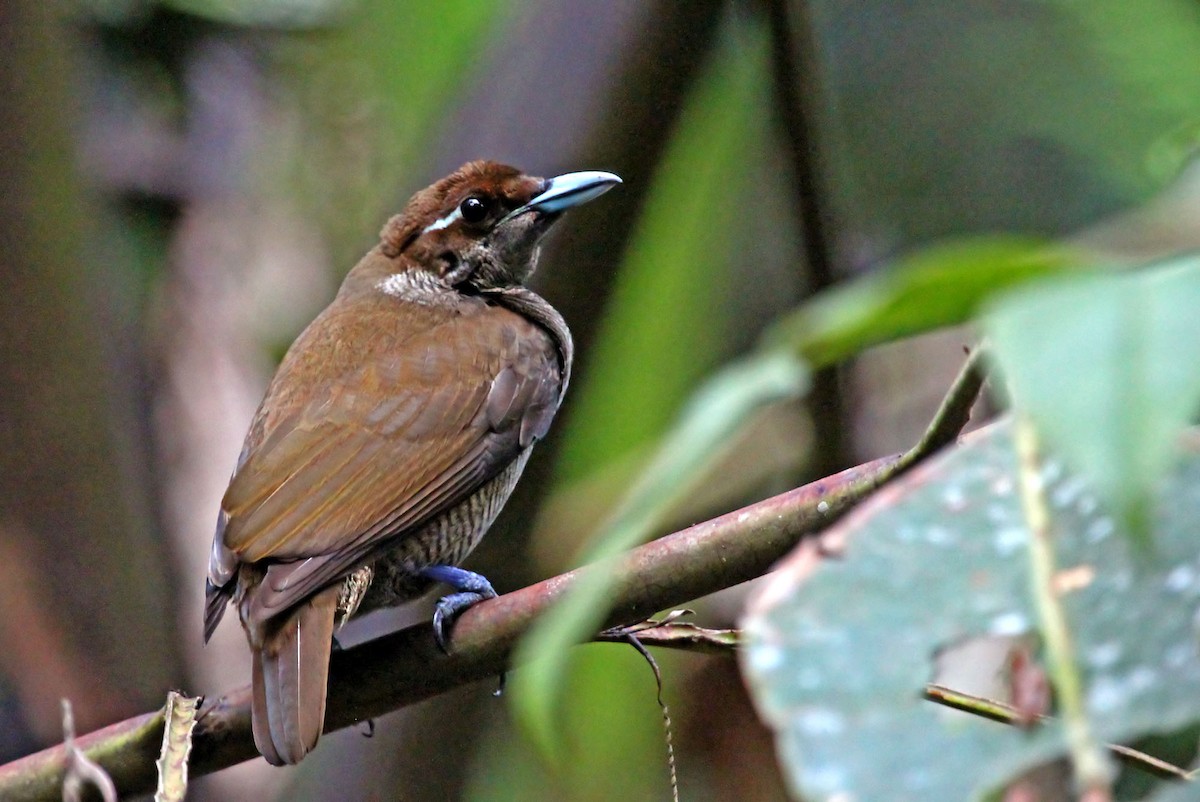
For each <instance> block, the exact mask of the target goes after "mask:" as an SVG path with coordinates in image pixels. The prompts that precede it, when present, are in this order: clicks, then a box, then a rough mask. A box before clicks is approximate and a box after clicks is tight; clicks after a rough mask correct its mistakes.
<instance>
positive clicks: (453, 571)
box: [421, 565, 496, 654]
mask: <svg viewBox="0 0 1200 802" xmlns="http://www.w3.org/2000/svg"><path fill="white" fill-rule="evenodd" d="M421 576H422V577H424V578H426V579H431V580H433V581H434V582H441V583H442V584H443V585H449V586H450V587H452V588H454V590H455V591H456V592H455V593H451V594H449V595H447V596H443V597H442V598H440V599H438V603H437V606H436V607H435V608H434V611H433V637H434V639H435V640H436V641H437V644H438V646H439V647H441V649H442V651H443V652H446V653H447V654H449V653H450V649H449V642H450V637H449V635H450V626H451V625H452V624H453V623H454V619H455V618H457V617H458V616H459V615H460V614H461V613H462V612H463V610H466V609H467V608H468V607H471V606H474V605H476V604H479V602H481V601H484V600H485V599H494V598H496V590H495V588H493V587H492V583H491V582H488V581H487V579H486V578H484V577H482V576H480V575H479V574H477V573H474V572H473V571H468V570H466V569H464V568H457V567H455V566H453V565H431V566H429V567H428V568H425V569H424V570H422V571H421Z"/></svg>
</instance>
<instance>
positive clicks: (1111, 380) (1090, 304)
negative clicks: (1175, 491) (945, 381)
mask: <svg viewBox="0 0 1200 802" xmlns="http://www.w3.org/2000/svg"><path fill="white" fill-rule="evenodd" d="M988 330H989V331H990V332H991V335H992V341H993V345H994V347H995V351H996V353H997V355H998V356H999V359H1000V363H1001V365H1002V367H1003V369H1004V373H1005V375H1006V376H1007V377H1008V380H1009V382H1010V385H1011V390H1012V393H1013V396H1014V399H1015V401H1016V403H1017V405H1018V406H1019V407H1020V408H1021V409H1023V410H1024V411H1025V412H1027V413H1028V414H1029V415H1030V416H1031V417H1032V418H1033V420H1034V422H1035V423H1036V425H1037V426H1038V428H1039V430H1040V431H1041V433H1042V434H1043V436H1044V438H1045V440H1046V441H1047V444H1048V445H1049V446H1050V447H1052V448H1053V449H1055V450H1057V451H1059V452H1061V453H1062V454H1063V455H1064V456H1065V457H1066V458H1067V461H1068V462H1069V463H1070V464H1071V465H1072V466H1074V467H1076V468H1077V469H1078V470H1080V471H1082V472H1083V473H1084V474H1086V475H1087V476H1088V477H1089V478H1090V479H1091V480H1092V481H1093V482H1094V483H1095V485H1096V487H1097V489H1098V490H1099V492H1100V494H1101V495H1102V496H1103V497H1104V498H1106V499H1108V500H1109V503H1110V504H1111V505H1112V507H1113V509H1114V510H1115V511H1116V512H1117V513H1118V514H1119V515H1120V516H1121V518H1122V519H1123V520H1124V521H1125V522H1126V523H1127V524H1128V526H1129V527H1130V529H1131V531H1132V532H1134V533H1135V534H1136V533H1143V534H1144V533H1145V531H1146V528H1147V526H1148V525H1149V521H1148V518H1147V509H1148V503H1149V499H1150V494H1151V491H1152V490H1153V489H1154V487H1155V485H1156V483H1157V482H1158V481H1159V479H1160V478H1161V477H1162V475H1163V474H1164V472H1165V471H1166V470H1167V468H1168V467H1169V465H1170V461H1171V457H1172V453H1173V444H1174V438H1175V436H1176V434H1177V433H1178V430H1179V429H1181V428H1182V427H1183V426H1184V425H1185V424H1186V422H1187V420H1188V418H1189V416H1190V415H1192V414H1194V413H1195V412H1196V411H1197V407H1198V405H1200V369H1198V368H1197V358H1198V357H1200V258H1198V257H1196V256H1191V257H1189V258H1187V259H1184V260H1181V261H1179V262H1173V263H1171V264H1169V265H1166V266H1164V267H1160V268H1156V269H1153V270H1150V271H1146V272H1141V273H1135V274H1130V275H1120V276H1108V277H1091V278H1087V279H1076V280H1072V281H1057V282H1054V283H1050V284H1037V285H1031V286H1029V287H1027V288H1023V289H1020V290H1017V291H1015V292H1014V293H1013V294H1012V295H1010V296H1008V297H1006V298H1005V299H1003V300H1002V301H1001V302H1000V303H998V304H997V306H996V307H995V309H994V310H993V311H992V313H991V314H990V315H989V317H988Z"/></svg>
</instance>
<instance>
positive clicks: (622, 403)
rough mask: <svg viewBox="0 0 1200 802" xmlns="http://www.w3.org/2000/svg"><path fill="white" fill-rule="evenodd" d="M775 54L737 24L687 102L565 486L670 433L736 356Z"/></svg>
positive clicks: (567, 465) (596, 373)
mask: <svg viewBox="0 0 1200 802" xmlns="http://www.w3.org/2000/svg"><path fill="white" fill-rule="evenodd" d="M734 34H740V35H738V36H735V35H734ZM766 55H767V54H766V43H765V40H764V37H763V35H762V32H761V31H759V30H758V29H757V27H754V26H747V29H746V30H740V31H729V30H727V31H726V35H725V37H724V38H723V42H722V47H721V48H720V49H719V50H718V51H717V52H716V53H714V54H713V55H712V59H711V62H710V64H709V67H708V69H707V70H706V72H705V74H704V75H703V76H702V77H701V78H700V81H699V84H698V85H697V86H696V87H695V89H694V91H693V93H692V95H691V97H690V98H689V99H688V101H687V105H686V106H685V107H684V111H683V115H682V117H681V118H680V120H679V122H678V127H677V130H676V133H675V135H674V137H673V139H672V141H671V144H670V146H669V147H668V149H667V152H666V154H665V155H664V157H663V160H662V163H661V165H660V166H659V169H658V172H657V173H656V175H655V180H654V183H653V185H652V186H651V188H650V191H649V195H648V197H647V199H646V203H645V206H644V208H643V211H642V214H641V217H640V219H639V221H638V225H637V228H636V229H635V230H634V232H633V234H632V238H631V242H630V244H629V246H628V248H627V249H626V252H625V254H624V257H623V258H622V259H621V261H620V272H619V274H618V278H617V282H616V286H615V287H614V288H613V291H612V296H611V297H610V299H609V302H608V307H607V309H606V310H605V313H604V319H603V323H602V327H601V330H600V333H599V335H598V337H597V340H596V342H595V344H594V345H593V347H592V350H591V352H590V353H589V355H588V363H589V364H588V369H587V373H586V377H585V379H584V380H583V381H581V382H580V383H579V385H577V386H576V387H575V388H574V396H575V398H574V401H573V409H572V412H571V418H570V425H569V429H568V431H567V437H566V443H565V445H564V446H563V452H562V455H561V456H560V458H559V461H558V469H559V472H560V479H561V481H563V482H571V481H573V480H576V479H578V478H580V477H582V476H585V475H587V474H588V473H590V472H592V471H595V470H597V469H598V468H601V467H603V466H604V465H605V464H606V463H607V462H609V461H611V460H613V459H616V458H619V457H621V456H623V455H624V454H626V453H627V452H628V451H630V450H631V449H634V448H637V447H638V446H642V445H644V444H646V443H647V442H649V441H652V440H653V439H654V438H656V437H658V436H661V435H662V434H663V432H665V431H666V429H667V427H668V425H669V424H670V421H671V418H672V416H673V415H674V414H675V412H676V411H677V410H678V408H679V405H680V404H681V403H682V402H683V400H684V399H685V398H686V397H687V395H688V393H689V391H690V390H691V389H693V388H694V387H695V385H696V383H697V382H698V381H699V380H700V379H701V378H702V377H703V375H704V373H705V372H706V371H709V370H712V369H713V368H715V367H716V366H717V365H719V364H720V363H721V362H722V361H724V360H726V359H728V358H729V357H730V356H731V353H730V349H729V346H728V345H727V343H728V342H729V341H730V339H731V338H732V333H731V332H730V331H729V329H730V328H731V327H733V326H734V325H737V323H738V321H735V320H733V319H731V318H730V317H729V315H728V314H727V313H726V312H725V307H726V305H727V303H728V302H727V300H726V299H727V298H728V297H729V296H730V295H733V294H736V293H737V291H738V287H737V285H736V283H735V276H737V275H738V274H737V272H735V268H734V267H732V266H731V263H732V262H734V261H735V260H736V259H737V258H738V254H737V253H735V252H733V251H732V249H731V244H732V242H733V230H734V229H735V227H737V226H740V225H742V221H741V220H740V219H739V217H740V213H741V205H740V204H739V203H738V202H736V199H738V198H740V197H741V196H742V195H744V194H746V193H747V192H750V191H752V187H751V186H750V185H749V183H748V182H749V179H750V177H751V176H752V175H753V171H752V170H750V169H748V165H747V161H748V160H749V159H748V158H747V157H748V156H749V157H750V158H761V155H760V154H762V153H763V152H764V151H765V150H766V148H767V129H766V122H767V121H766V120H765V119H763V117H762V116H760V115H759V114H756V113H755V110H756V109H759V108H762V107H763V106H764V105H765V104H766V103H767V98H768V97H769V94H768V91H769V87H768V81H769V75H768V72H767V68H766ZM630 387H636V388H638V392H637V393H636V394H631V393H629V391H628V389H627V388H630Z"/></svg>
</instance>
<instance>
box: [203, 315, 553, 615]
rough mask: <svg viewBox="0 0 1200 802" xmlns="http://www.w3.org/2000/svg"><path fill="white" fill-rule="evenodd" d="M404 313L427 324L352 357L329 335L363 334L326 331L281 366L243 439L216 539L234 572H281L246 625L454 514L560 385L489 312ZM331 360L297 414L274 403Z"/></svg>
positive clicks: (527, 330) (531, 428) (548, 412)
mask: <svg viewBox="0 0 1200 802" xmlns="http://www.w3.org/2000/svg"><path fill="white" fill-rule="evenodd" d="M412 314H413V315H415V316H416V318H419V319H420V320H423V321H424V322H425V323H427V324H428V325H423V324H418V325H415V326H414V325H413V324H414V319H412V317H411V316H410V320H409V324H410V325H409V326H407V327H399V329H404V328H407V329H409V331H407V332H406V333H405V334H404V335H403V336H399V335H398V336H396V337H391V336H389V334H388V332H389V328H388V326H387V325H386V323H387V319H383V318H382V317H381V320H380V321H379V323H380V329H381V331H380V335H379V337H378V338H376V339H375V340H373V341H372V343H371V344H369V345H368V346H366V347H365V348H364V349H363V352H362V353H357V354H356V353H348V352H346V348H347V343H348V342H350V341H352V338H349V337H340V336H339V331H338V330H337V329H338V327H339V326H344V325H350V324H351V323H353V325H354V326H355V328H356V330H357V331H359V332H361V331H363V330H364V329H363V326H364V325H367V326H370V324H371V321H369V320H364V319H363V316H362V315H361V314H359V315H356V316H355V318H354V319H353V320H344V321H342V320H339V319H336V318H331V319H327V320H326V325H325V326H323V327H322V328H323V331H322V336H321V338H320V339H319V340H318V339H310V340H309V341H303V340H302V341H301V342H299V343H298V346H299V347H298V348H293V351H295V352H296V353H295V354H294V355H293V354H292V353H289V359H288V360H287V362H288V363H290V365H285V366H287V367H289V370H288V371H287V372H289V373H291V374H293V375H290V376H277V379H276V381H275V382H274V383H273V386H272V389H271V390H269V391H268V395H267V399H266V401H265V402H264V404H263V407H262V409H261V410H260V413H259V418H261V419H263V420H257V419H256V422H255V425H253V426H252V427H251V434H250V439H251V441H253V440H258V441H259V442H257V443H252V445H251V447H250V449H249V453H248V454H247V455H246V457H245V459H244V461H243V462H242V464H241V466H240V467H239V469H238V471H237V473H236V474H235V475H234V477H233V480H232V481H231V483H230V486H229V489H228V491H227V492H226V494H225V498H224V500H223V502H222V509H223V511H224V513H225V515H227V516H228V520H227V525H226V526H225V528H224V531H223V532H222V533H221V538H222V540H223V545H224V547H225V548H227V549H228V550H229V551H231V552H232V553H233V554H234V555H236V557H237V559H238V561H240V562H243V563H246V562H257V561H259V560H270V561H272V562H283V563H290V564H289V565H287V566H284V565H279V566H273V568H272V570H271V571H270V573H269V575H268V579H267V581H266V582H265V583H264V585H262V586H260V589H259V592H258V593H257V594H256V595H257V596H258V598H257V599H256V600H255V602H256V603H255V605H254V606H255V607H261V610H260V613H259V615H256V616H255V617H256V618H262V619H265V618H269V617H270V616H271V615H274V614H275V613H278V612H281V611H283V610H285V609H287V608H288V607H290V606H291V605H293V604H295V603H296V602H298V601H300V600H301V599H303V598H305V597H307V596H308V595H311V593H314V592H316V590H318V589H319V588H320V587H323V586H325V585H327V584H329V583H330V582H333V581H335V580H336V579H338V578H339V577H340V576H343V575H344V574H346V573H348V572H349V571H350V570H353V569H354V568H355V567H356V566H357V565H358V564H360V563H361V562H362V560H364V559H365V558H366V557H367V556H368V555H369V553H370V552H371V551H372V550H373V549H374V548H376V547H377V546H378V545H379V544H380V541H382V540H385V539H388V538H391V537H396V536H399V537H403V536H404V535H405V534H406V533H411V532H413V531H415V530H416V529H418V528H419V527H420V526H421V525H422V524H424V523H425V522H427V521H429V520H431V519H433V518H434V517H436V516H437V515H438V514H439V513H441V512H443V511H445V510H447V509H449V508H451V507H453V506H454V505H455V504H457V503H458V502H460V501H462V500H463V499H464V498H466V497H468V496H469V495H470V494H471V493H472V492H473V491H474V490H475V489H477V488H478V487H479V486H481V485H482V484H484V483H485V482H486V481H488V480H489V479H490V478H492V477H493V476H495V475H496V474H497V473H498V472H499V471H500V470H501V469H502V468H503V467H504V466H506V465H507V464H508V463H509V462H511V461H512V460H513V459H514V458H515V457H516V456H517V455H518V454H519V453H520V451H521V450H522V449H523V448H524V447H526V446H528V445H530V444H532V442H533V441H534V440H536V439H537V438H539V437H541V436H542V435H543V434H544V433H545V430H546V428H547V427H548V425H549V422H550V418H551V417H553V415H554V412H555V410H556V409H557V406H558V398H559V389H560V384H561V374H560V370H559V365H558V361H557V360H558V356H557V352H556V349H555V347H554V345H553V343H552V341H551V339H550V337H549V336H547V335H546V334H545V332H543V331H542V330H541V329H539V328H537V327H536V326H534V325H533V324H531V323H530V322H528V321H527V320H525V319H523V318H521V317H520V316H518V315H516V314H513V313H512V312H509V311H508V310H505V309H503V308H499V307H490V306H482V305H481V306H479V307H476V308H475V313H474V314H466V315H458V314H442V315H438V314H435V313H434V312H430V311H428V310H425V311H422V310H417V311H415V312H413V313H412ZM391 320H393V322H394V317H393V318H391ZM414 327H415V328H416V329H417V331H416V333H413V332H412V331H411V329H412V328H414ZM366 330H372V329H371V328H367V329H366ZM396 330H398V329H396ZM331 361H332V363H333V364H340V365H341V367H340V369H338V370H336V371H334V372H335V373H336V374H337V376H336V378H334V379H333V380H329V379H325V380H324V384H321V385H317V389H316V390H315V391H313V392H311V394H309V395H307V396H306V398H305V401H304V403H303V404H294V403H290V401H289V399H288V398H287V397H285V396H284V395H283V394H284V393H285V392H288V391H289V388H295V387H297V386H299V385H297V384H295V382H297V381H299V382H304V381H305V380H310V381H312V382H320V381H322V379H321V377H320V373H321V372H322V371H321V369H319V368H318V367H317V366H325V368H324V369H325V370H326V371H327V370H328V366H329V365H330V364H331ZM284 372H285V371H284V367H283V366H281V374H282V373H284ZM306 374H311V375H306ZM281 379H282V380H281ZM276 388H279V389H278V390H276ZM292 392H294V389H292ZM273 401H278V402H279V403H278V405H276V404H273V403H272V402H273ZM277 406H278V407H281V408H283V409H284V410H285V411H284V412H283V413H282V414H276V413H274V412H273V410H274V409H276V407H277ZM264 416H266V417H264ZM272 416H273V417H272ZM276 568H278V569H285V570H276Z"/></svg>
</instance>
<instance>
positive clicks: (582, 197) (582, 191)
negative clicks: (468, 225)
mask: <svg viewBox="0 0 1200 802" xmlns="http://www.w3.org/2000/svg"><path fill="white" fill-rule="evenodd" d="M619 183H621V179H620V178H619V177H618V176H615V175H613V174H612V173H605V172H601V171H599V170H588V171H586V172H582V173H566V174H565V175H560V176H555V177H554V178H551V179H550V180H548V181H547V182H546V184H545V187H544V188H543V189H542V191H541V193H540V194H538V195H537V196H536V197H534V198H533V200H531V201H529V203H526V204H525V205H524V206H520V207H518V208H516V209H513V210H512V211H511V212H509V213H508V214H507V215H505V216H504V219H503V220H501V221H500V222H501V223H503V222H506V221H508V220H511V219H513V218H514V217H517V216H518V215H522V214H524V213H525V212H542V213H543V214H555V213H557V212H562V211H566V210H567V209H570V208H571V207H572V206H578V205H579V204H581V203H587V202H588V201H590V200H592V199H593V198H598V197H600V196H601V195H603V194H604V193H605V192H608V191H609V190H610V189H612V188H613V187H614V186H616V185H617V184H619Z"/></svg>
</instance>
